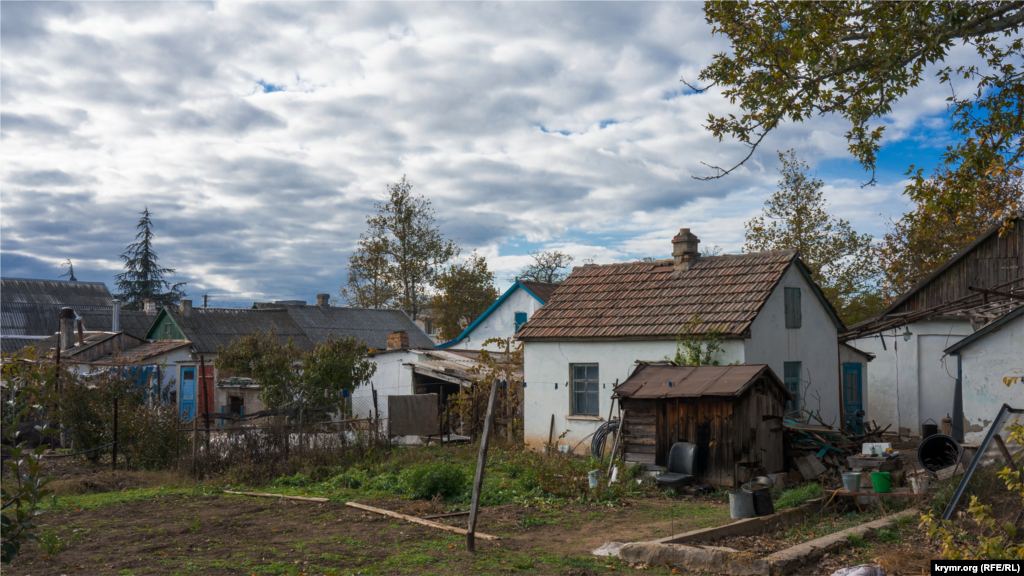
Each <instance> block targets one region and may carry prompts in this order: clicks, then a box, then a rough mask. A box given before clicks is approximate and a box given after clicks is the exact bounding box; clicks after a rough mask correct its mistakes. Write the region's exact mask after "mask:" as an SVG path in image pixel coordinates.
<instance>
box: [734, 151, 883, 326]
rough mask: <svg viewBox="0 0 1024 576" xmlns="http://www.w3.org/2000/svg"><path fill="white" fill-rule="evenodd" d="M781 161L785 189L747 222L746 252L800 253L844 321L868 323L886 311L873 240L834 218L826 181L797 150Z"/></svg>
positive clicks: (780, 183) (782, 187)
mask: <svg viewBox="0 0 1024 576" xmlns="http://www.w3.org/2000/svg"><path fill="white" fill-rule="evenodd" d="M779 160H780V161H781V162H782V167H781V168H780V169H779V172H780V173H781V174H782V179H781V180H780V181H779V190H778V191H777V192H775V194H773V195H772V196H771V197H770V198H769V199H768V201H767V202H765V207H764V209H762V212H761V214H762V215H761V216H758V217H756V218H754V219H752V220H751V221H749V222H747V223H746V229H747V231H746V243H745V244H744V245H743V250H744V251H746V252H758V251H762V250H785V249H792V250H798V251H799V252H800V259H801V260H802V261H803V263H804V264H806V265H807V267H808V268H809V269H810V270H811V272H812V273H813V274H814V277H815V280H816V281H817V282H818V285H819V286H821V289H822V292H824V293H825V297H826V298H828V299H829V301H830V302H832V304H833V305H834V306H835V307H836V309H838V310H839V316H840V318H841V319H842V320H843V322H846V323H848V324H849V323H854V322H857V321H859V320H862V319H864V318H867V317H868V316H870V315H871V314H873V313H875V312H877V309H878V308H879V307H880V306H881V298H880V296H879V293H878V289H877V286H876V279H877V276H878V266H877V263H876V262H875V260H874V258H873V255H872V251H871V236H870V235H868V234H857V233H856V232H855V231H854V230H853V228H852V227H851V226H850V223H849V222H847V221H846V220H843V219H841V218H835V217H833V216H832V215H831V214H829V213H828V210H827V208H828V204H827V203H826V201H825V197H824V195H823V194H822V191H821V188H822V186H823V183H822V181H821V180H818V179H816V178H813V177H811V176H810V175H809V174H808V167H807V165H806V164H805V163H803V162H802V161H800V160H799V159H798V158H797V157H796V154H795V153H794V152H793V151H792V150H790V151H788V152H785V153H782V152H780V153H779Z"/></svg>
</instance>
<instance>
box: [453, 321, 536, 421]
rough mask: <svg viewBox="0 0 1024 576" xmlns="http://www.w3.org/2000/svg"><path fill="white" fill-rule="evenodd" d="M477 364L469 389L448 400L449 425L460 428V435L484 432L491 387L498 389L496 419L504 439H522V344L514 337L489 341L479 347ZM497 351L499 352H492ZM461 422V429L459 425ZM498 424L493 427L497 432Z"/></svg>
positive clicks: (490, 339)
mask: <svg viewBox="0 0 1024 576" xmlns="http://www.w3.org/2000/svg"><path fill="white" fill-rule="evenodd" d="M480 346H481V351H480V355H479V356H478V357H477V361H478V362H479V363H480V365H481V366H480V367H479V368H474V369H473V370H472V373H473V375H474V379H475V382H474V384H473V386H472V388H470V389H469V390H466V389H463V390H461V391H460V392H459V394H457V395H454V396H450V397H449V400H448V418H447V419H448V422H449V423H450V424H451V425H452V426H453V428H461V429H462V433H463V434H474V433H475V431H478V430H479V431H482V430H483V422H484V417H485V416H486V414H487V403H488V401H489V399H490V396H491V386H501V388H499V389H498V397H497V398H495V405H494V414H495V419H496V420H497V421H499V422H503V423H504V426H502V429H503V431H504V437H505V438H506V439H507V440H513V439H519V440H521V439H522V435H523V343H522V342H515V340H514V338H489V339H487V340H485V341H484V342H483V343H482V344H481V345H480ZM494 348H497V349H498V351H497V352H496V351H494V350H493V349H494ZM459 423H461V426H459V425H458V424H459ZM499 426H501V425H500V424H495V429H497V428H498V427H499Z"/></svg>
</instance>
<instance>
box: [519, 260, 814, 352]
mask: <svg viewBox="0 0 1024 576" xmlns="http://www.w3.org/2000/svg"><path fill="white" fill-rule="evenodd" d="M794 262H799V260H798V259H797V252H796V251H795V250H776V251H771V252H756V253H751V254H727V255H722V256H709V257H704V258H701V259H699V260H698V261H697V262H696V263H694V264H692V265H691V266H690V268H689V269H688V270H685V271H681V272H675V271H674V270H673V267H672V260H659V261H654V262H634V263H627V264H610V265H604V266H595V265H588V266H582V267H577V268H574V269H573V271H572V274H570V275H569V277H568V278H567V279H566V280H565V282H563V283H562V284H561V285H560V286H559V287H558V289H557V290H556V291H555V292H554V293H553V294H552V295H551V299H550V300H549V301H548V302H547V303H546V304H545V305H544V306H543V307H542V308H540V309H539V310H538V311H537V312H535V313H534V315H533V317H532V318H530V321H529V322H527V323H526V325H525V326H524V327H523V328H522V330H520V332H519V334H518V335H517V337H518V338H519V339H520V340H526V341H529V340H573V339H608V340H623V339H631V340H664V339H671V338H675V337H676V336H677V335H680V334H682V333H683V332H685V331H687V325H688V323H691V322H692V320H693V318H694V315H697V316H698V317H699V319H700V321H701V322H700V323H699V324H698V325H697V326H696V328H695V329H693V330H691V331H692V332H694V333H706V332H708V331H709V330H712V329H715V328H717V329H720V330H721V331H722V334H723V335H724V336H732V337H742V335H743V333H744V332H745V331H746V330H747V329H748V328H749V327H750V324H751V322H753V320H754V317H755V316H757V313H758V311H760V310H761V307H762V306H763V305H764V303H765V302H766V301H767V299H768V297H769V295H771V293H772V290H773V289H774V288H775V286H776V285H777V284H778V282H779V281H780V280H781V279H782V275H783V273H785V271H786V269H787V268H788V267H789V266H790V265H791V264H793V263H794Z"/></svg>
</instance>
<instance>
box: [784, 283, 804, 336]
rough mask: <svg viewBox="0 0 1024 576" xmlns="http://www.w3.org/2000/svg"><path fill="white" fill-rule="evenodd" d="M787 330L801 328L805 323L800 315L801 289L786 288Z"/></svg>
mask: <svg viewBox="0 0 1024 576" xmlns="http://www.w3.org/2000/svg"><path fill="white" fill-rule="evenodd" d="M785 294H786V328H799V327H800V325H801V324H802V323H803V315H802V314H801V313H800V289H799V288H786V293H785Z"/></svg>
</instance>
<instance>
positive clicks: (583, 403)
mask: <svg viewBox="0 0 1024 576" xmlns="http://www.w3.org/2000/svg"><path fill="white" fill-rule="evenodd" d="M570 369H571V370H572V413H573V414H578V415H585V416H597V415H598V413H599V411H598V402H599V401H600V397H599V396H600V394H599V392H598V391H599V390H600V388H601V385H600V384H599V382H600V378H599V372H598V369H597V364H570Z"/></svg>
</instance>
